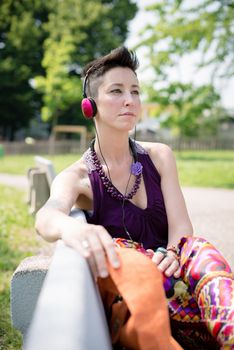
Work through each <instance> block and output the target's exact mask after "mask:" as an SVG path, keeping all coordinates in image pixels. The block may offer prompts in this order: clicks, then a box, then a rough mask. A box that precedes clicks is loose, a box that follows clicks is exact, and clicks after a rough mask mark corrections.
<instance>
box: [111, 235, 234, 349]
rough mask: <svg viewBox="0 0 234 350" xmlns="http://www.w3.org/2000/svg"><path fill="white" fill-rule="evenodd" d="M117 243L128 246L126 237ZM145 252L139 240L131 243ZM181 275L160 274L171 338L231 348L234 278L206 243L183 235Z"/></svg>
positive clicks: (190, 344)
mask: <svg viewBox="0 0 234 350" xmlns="http://www.w3.org/2000/svg"><path fill="white" fill-rule="evenodd" d="M114 241H115V243H116V245H118V246H122V247H123V246H125V247H129V246H128V244H127V241H126V240H123V239H114ZM131 248H135V249H137V250H139V251H141V252H143V253H144V249H143V248H142V247H141V246H139V244H138V243H136V244H135V246H131ZM179 249H180V264H181V277H180V278H177V279H175V278H174V277H166V276H165V275H163V283H164V289H165V292H166V296H167V299H168V306H169V313H170V319H171V329H172V334H173V336H174V338H175V339H176V340H177V341H178V342H179V343H180V344H181V346H183V347H184V349H186V350H195V349H196V350H197V349H199V350H203V349H204V350H209V349H210V350H216V349H222V350H230V349H232V350H233V349H234V278H233V274H232V271H231V268H230V267H229V265H228V263H227V262H226V260H225V259H224V258H223V257H222V255H221V254H220V253H219V252H218V250H217V249H215V248H214V247H213V246H212V245H211V244H210V243H209V242H207V241H206V240H205V239H203V238H198V237H184V238H182V239H181V241H180V243H179Z"/></svg>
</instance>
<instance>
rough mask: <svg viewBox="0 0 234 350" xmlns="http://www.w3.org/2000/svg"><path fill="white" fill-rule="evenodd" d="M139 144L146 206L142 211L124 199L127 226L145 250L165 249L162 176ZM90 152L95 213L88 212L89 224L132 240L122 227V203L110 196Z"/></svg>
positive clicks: (88, 162) (87, 154)
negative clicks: (99, 226) (100, 226)
mask: <svg viewBox="0 0 234 350" xmlns="http://www.w3.org/2000/svg"><path fill="white" fill-rule="evenodd" d="M135 145H136V152H137V156H138V161H139V162H141V164H142V166H143V179H144V183H145V188H146V194H147V207H146V208H145V209H141V208H139V207H137V206H136V205H135V204H133V203H132V202H130V201H129V200H125V204H124V208H125V209H124V210H125V221H124V222H125V226H126V228H127V230H128V232H129V233H130V235H131V237H132V239H133V240H134V241H136V242H139V243H142V244H143V247H144V248H145V249H149V248H151V249H156V248H157V247H166V246H167V241H168V222H167V215H166V209H165V205H164V199H163V194H162V190H161V177H160V175H159V173H158V171H157V169H156V168H155V166H154V164H153V162H152V160H151V158H150V156H149V155H148V153H147V152H146V151H145V149H144V148H143V147H142V146H140V145H139V144H137V143H136V144H135ZM90 152H91V150H90V149H88V150H87V151H86V152H85V154H84V161H85V164H86V167H87V169H88V176H89V179H90V183H91V186H92V191H93V211H92V212H89V211H85V215H86V219H87V222H88V223H91V224H96V225H102V226H104V227H105V228H106V230H107V231H108V232H109V234H110V235H111V236H112V237H113V238H126V239H129V237H128V235H127V233H126V232H125V230H124V228H123V221H122V201H121V200H118V199H116V198H113V197H111V195H110V194H109V193H108V192H107V190H106V188H105V186H104V185H103V183H102V181H101V179H100V177H99V174H98V172H97V170H96V167H95V165H94V164H93V161H92V158H91V155H90Z"/></svg>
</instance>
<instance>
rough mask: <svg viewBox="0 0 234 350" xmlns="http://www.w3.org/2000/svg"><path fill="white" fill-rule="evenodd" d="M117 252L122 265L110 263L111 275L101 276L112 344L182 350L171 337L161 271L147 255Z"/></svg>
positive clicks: (99, 284) (102, 293) (129, 251)
mask: <svg viewBox="0 0 234 350" xmlns="http://www.w3.org/2000/svg"><path fill="white" fill-rule="evenodd" d="M118 251H119V257H120V261H121V267H120V268H119V269H118V270H116V269H113V268H112V267H111V266H110V265H109V272H110V276H109V277H108V278H106V279H98V286H99V290H100V293H101V297H102V300H103V303H104V307H105V310H106V314H107V320H108V324H109V327H110V333H111V338H112V343H113V344H119V345H121V346H122V347H124V348H127V349H133V350H138V349H140V350H182V348H181V346H180V345H179V344H178V343H177V342H176V341H175V339H174V338H173V337H172V336H171V331H170V322H169V314H168V307H167V301H166V297H165V293H164V289H163V284H162V275H161V273H160V272H159V270H158V269H157V267H156V266H155V264H154V263H153V262H152V261H151V260H150V259H149V258H148V257H146V256H145V255H143V254H141V253H139V252H137V251H135V250H133V249H129V248H118ZM120 296H121V297H120ZM121 298H122V300H121Z"/></svg>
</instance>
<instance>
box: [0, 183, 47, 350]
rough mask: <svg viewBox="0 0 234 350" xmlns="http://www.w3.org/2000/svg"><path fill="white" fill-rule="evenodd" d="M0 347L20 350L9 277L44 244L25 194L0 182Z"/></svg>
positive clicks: (8, 349)
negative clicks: (14, 322) (24, 259)
mask: <svg viewBox="0 0 234 350" xmlns="http://www.w3.org/2000/svg"><path fill="white" fill-rule="evenodd" d="M0 193H1V198H0V256H1V259H0V271H1V274H0V349H1V350H20V349H21V348H22V344H21V343H22V341H21V335H20V333H19V332H18V331H16V330H14V329H13V328H12V327H11V320H10V304H9V303H10V280H11V277H12V274H13V272H14V270H15V269H16V267H17V266H18V264H19V263H20V261H21V260H22V259H23V258H25V257H26V256H30V255H34V254H36V253H37V252H38V250H39V249H40V248H41V247H42V246H43V245H45V243H44V242H42V241H40V240H39V238H37V236H36V234H35V232H34V228H33V227H34V220H33V218H32V217H31V216H30V215H29V214H28V207H27V205H26V201H25V194H24V193H23V192H21V191H18V190H15V189H12V188H8V187H4V186H1V185H0Z"/></svg>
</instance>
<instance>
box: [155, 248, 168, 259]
mask: <svg viewBox="0 0 234 350" xmlns="http://www.w3.org/2000/svg"><path fill="white" fill-rule="evenodd" d="M158 252H159V253H162V254H163V255H164V257H165V256H167V250H166V248H163V247H159V248H157V249H156V251H155V253H158Z"/></svg>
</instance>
